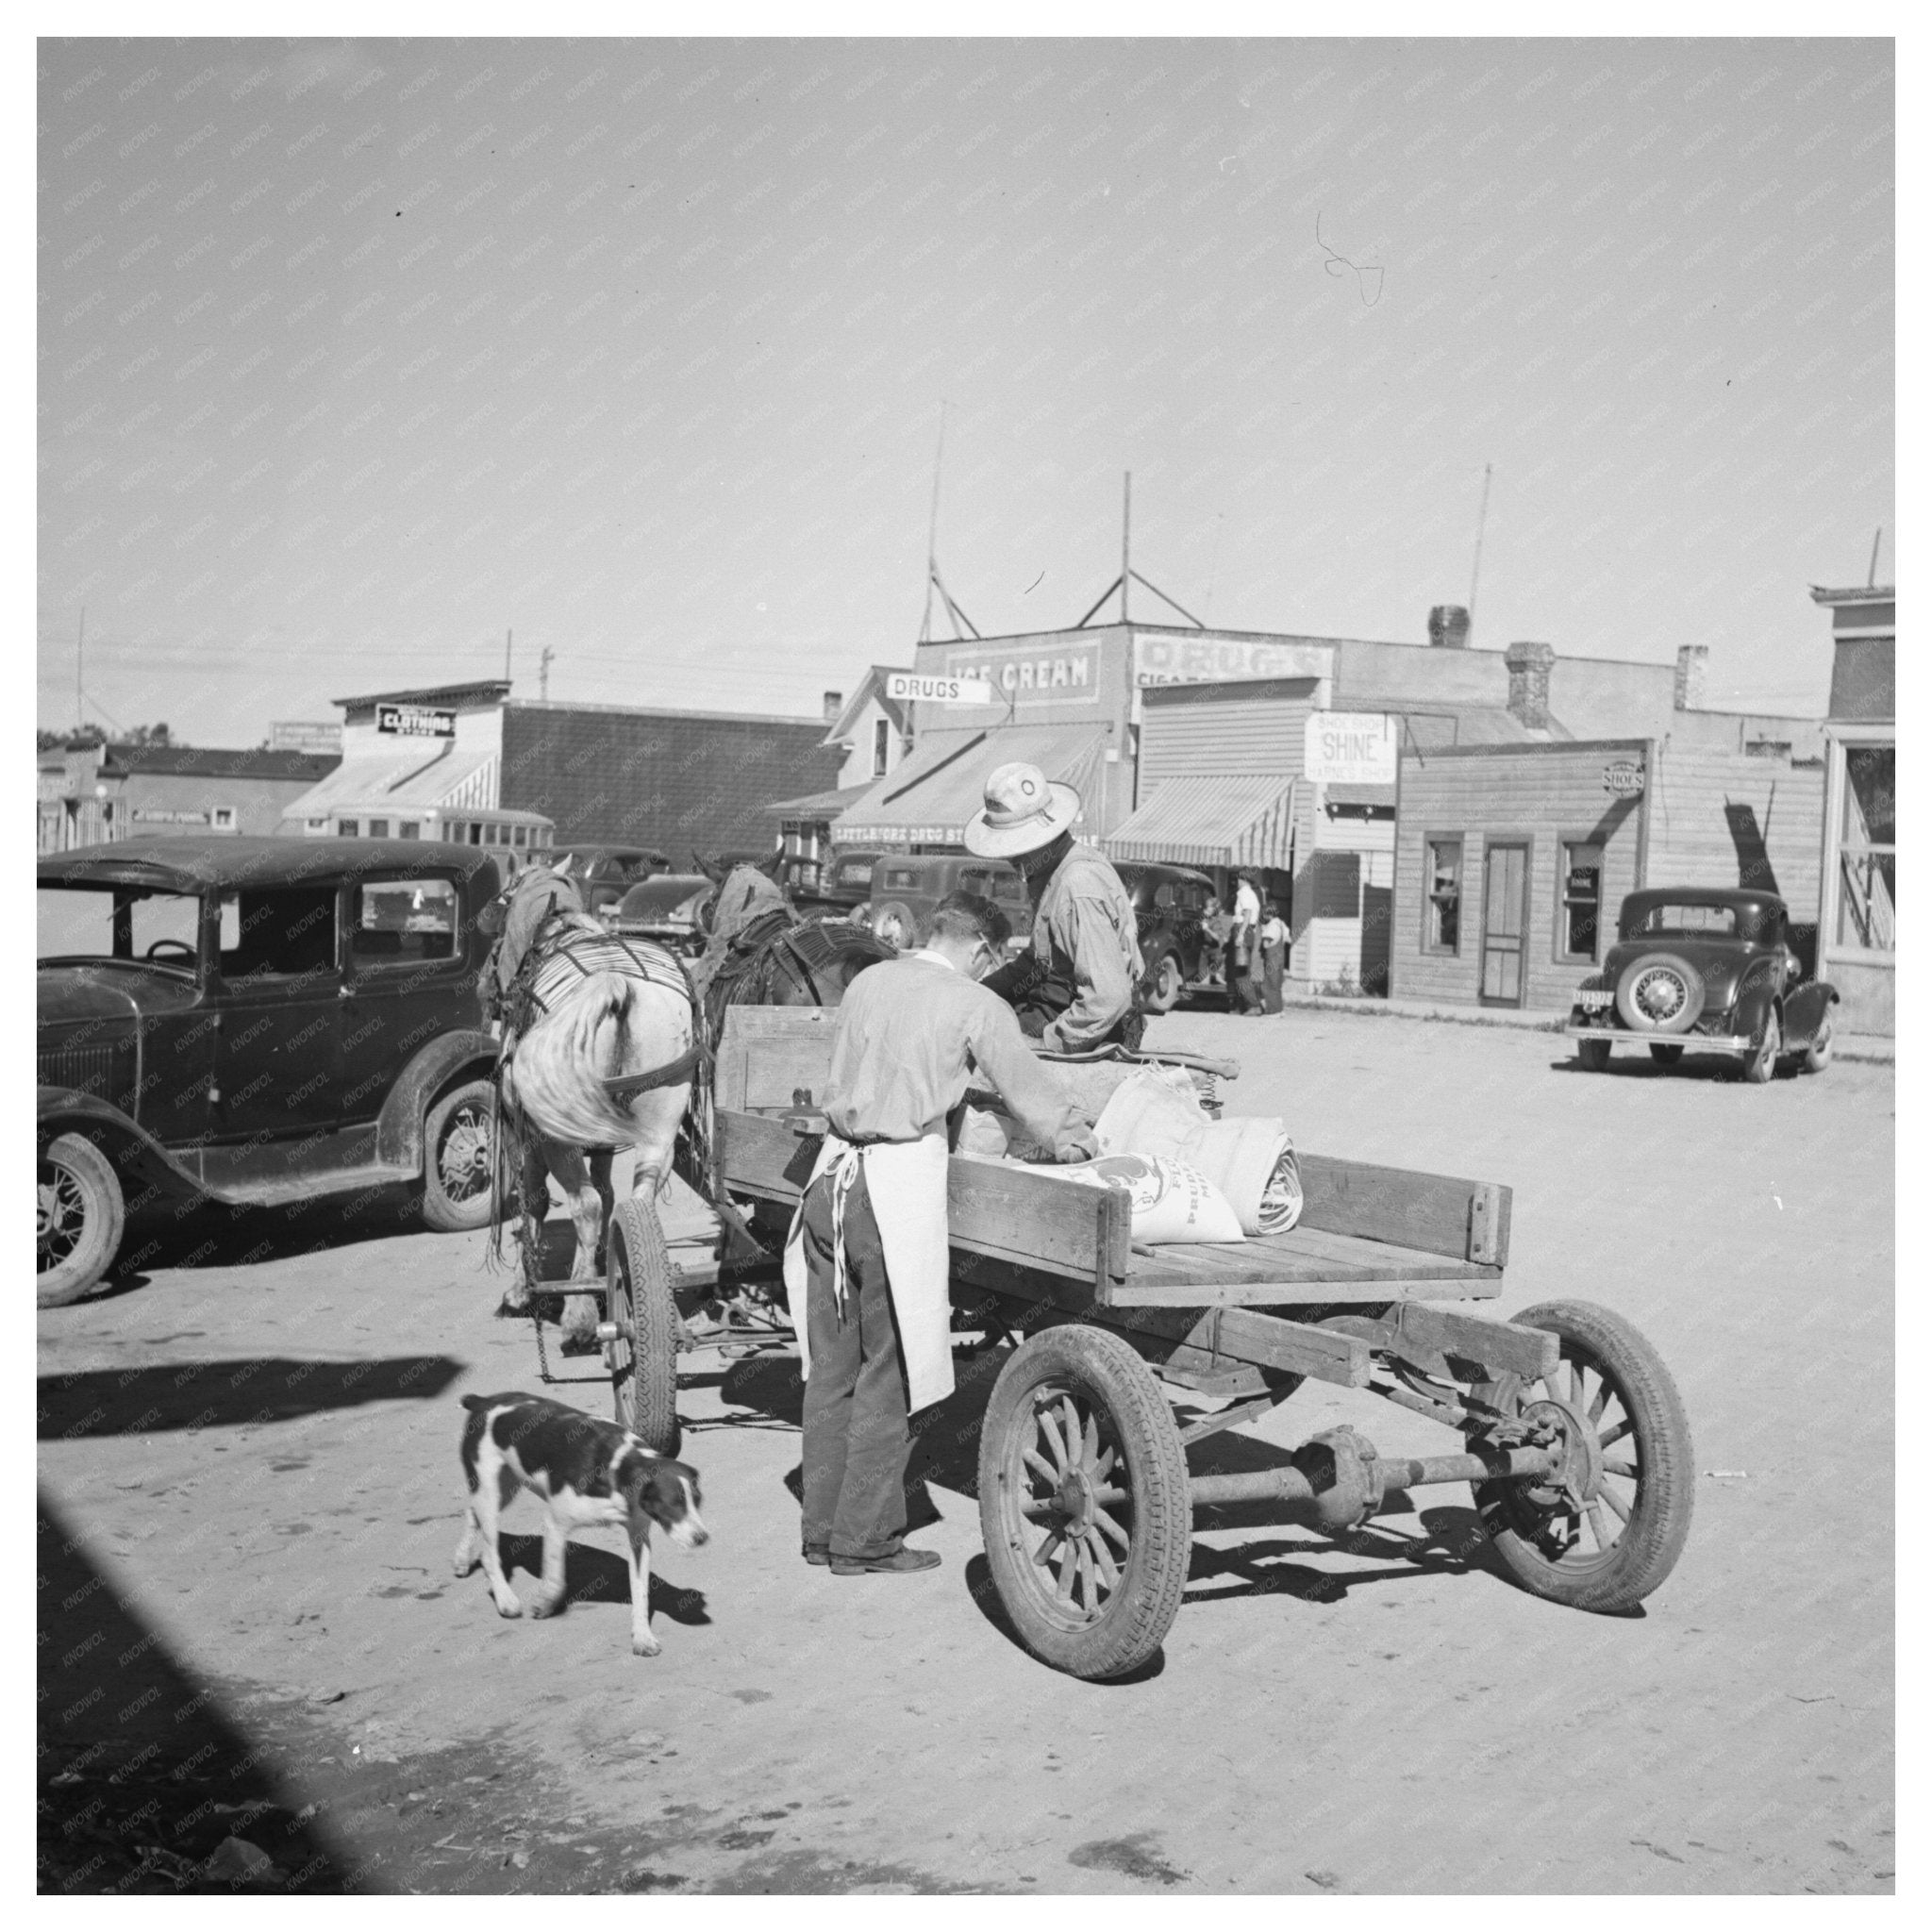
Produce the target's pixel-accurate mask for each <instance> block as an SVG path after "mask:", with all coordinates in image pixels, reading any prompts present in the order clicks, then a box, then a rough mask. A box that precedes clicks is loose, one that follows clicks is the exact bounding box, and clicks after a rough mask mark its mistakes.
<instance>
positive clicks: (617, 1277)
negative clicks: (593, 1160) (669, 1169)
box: [604, 1194, 682, 1456]
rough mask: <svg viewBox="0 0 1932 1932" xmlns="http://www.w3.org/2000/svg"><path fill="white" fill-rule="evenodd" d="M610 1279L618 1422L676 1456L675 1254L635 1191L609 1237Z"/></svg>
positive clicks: (607, 1272)
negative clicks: (672, 1265) (670, 1250)
mask: <svg viewBox="0 0 1932 1932" xmlns="http://www.w3.org/2000/svg"><path fill="white" fill-rule="evenodd" d="M604 1286H605V1288H606V1290H607V1291H608V1307H607V1313H608V1318H609V1320H610V1321H612V1322H614V1323H615V1324H617V1330H618V1333H617V1339H616V1340H615V1341H612V1342H611V1343H610V1344H609V1345H608V1360H609V1363H610V1390H611V1397H612V1402H613V1406H614V1407H615V1408H616V1411H617V1420H618V1423H619V1424H621V1425H622V1426H623V1427H625V1428H626V1429H628V1430H629V1431H630V1432H631V1434H632V1435H634V1436H636V1437H637V1438H638V1439H639V1440H640V1441H641V1442H643V1444H644V1445H645V1447H647V1448H650V1449H655V1450H657V1451H658V1454H659V1455H660V1456H675V1455H676V1454H677V1448H678V1443H679V1441H680V1440H681V1438H682V1430H681V1429H680V1427H679V1425H678V1421H677V1304H676V1302H675V1300H674V1299H673V1297H672V1293H671V1256H670V1252H669V1250H668V1249H667V1248H666V1247H665V1245H664V1230H663V1227H662V1226H661V1225H660V1224H659V1223H658V1210H657V1209H656V1208H653V1207H652V1206H651V1204H650V1203H649V1202H648V1201H641V1200H639V1199H638V1197H637V1196H636V1195H635V1194H633V1195H632V1196H631V1197H630V1199H629V1200H627V1201H620V1202H619V1203H618V1204H617V1208H616V1209H615V1211H614V1212H613V1213H612V1214H611V1217H610V1228H609V1231H608V1234H607V1235H606V1236H605V1241H604ZM626 1329H627V1330H628V1331H629V1332H628V1334H626V1333H625V1331H626Z"/></svg>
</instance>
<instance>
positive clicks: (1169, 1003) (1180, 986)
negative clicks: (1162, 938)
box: [1147, 953, 1188, 1013]
mask: <svg viewBox="0 0 1932 1932" xmlns="http://www.w3.org/2000/svg"><path fill="white" fill-rule="evenodd" d="M1187 984H1188V982H1187V975H1186V974H1183V973H1182V971H1181V962H1180V960H1179V959H1178V958H1176V957H1175V956H1174V954H1173V953H1163V954H1161V956H1160V958H1159V961H1158V964H1157V965H1156V966H1155V968H1154V971H1153V972H1152V973H1151V974H1148V976H1147V1010H1148V1011H1149V1012H1150V1013H1171V1012H1173V1011H1174V1008H1175V1007H1177V1006H1178V1005H1179V1004H1180V998H1181V994H1182V993H1183V992H1185V991H1187Z"/></svg>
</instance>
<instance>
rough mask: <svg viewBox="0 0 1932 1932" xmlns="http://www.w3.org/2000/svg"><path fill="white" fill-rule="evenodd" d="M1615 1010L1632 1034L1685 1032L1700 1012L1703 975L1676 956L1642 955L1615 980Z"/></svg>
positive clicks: (1683, 959)
mask: <svg viewBox="0 0 1932 1932" xmlns="http://www.w3.org/2000/svg"><path fill="white" fill-rule="evenodd" d="M1617 1011H1618V1012H1619V1013H1620V1014H1622V1015H1623V1019H1624V1025H1626V1026H1628V1027H1629V1028H1630V1029H1631V1030H1632V1031H1633V1032H1636V1033H1688V1032H1690V1030H1691V1027H1693V1026H1694V1025H1696V1024H1697V1021H1698V1018H1699V1016H1700V1015H1701V1014H1702V1013H1703V1011H1704V975H1703V974H1701V973H1699V972H1698V970H1697V968H1696V967H1694V966H1693V965H1691V962H1690V960H1688V959H1687V958H1684V957H1683V955H1682V954H1680V953H1642V954H1640V955H1639V956H1638V957H1637V958H1634V959H1633V960H1631V962H1630V963H1629V965H1627V966H1626V967H1624V970H1623V972H1622V973H1621V974H1619V975H1618V978H1617Z"/></svg>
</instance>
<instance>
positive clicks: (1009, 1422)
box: [979, 1324, 1193, 1680]
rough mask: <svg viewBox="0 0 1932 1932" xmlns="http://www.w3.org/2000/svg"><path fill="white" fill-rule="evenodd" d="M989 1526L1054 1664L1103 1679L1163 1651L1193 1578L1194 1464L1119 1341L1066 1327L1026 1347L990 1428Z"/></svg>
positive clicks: (985, 1454) (1007, 1582) (996, 1403)
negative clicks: (1190, 1563) (1191, 1480)
mask: <svg viewBox="0 0 1932 1932" xmlns="http://www.w3.org/2000/svg"><path fill="white" fill-rule="evenodd" d="M979 1523H980V1530H981V1533H982V1535H983V1537H984V1539H985V1542H986V1559H987V1563H988V1566H989V1567H990V1568H991V1572H992V1580H993V1586H994V1588H995V1589H996V1590H997V1591H999V1594H1000V1602H1001V1603H1002V1604H1003V1605H1004V1606H1005V1607H1006V1611H1007V1614H1008V1616H1009V1617H1010V1618H1011V1619H1012V1622H1013V1627H1014V1629H1015V1630H1016V1631H1017V1632H1018V1633H1019V1636H1020V1638H1021V1641H1023V1642H1024V1644H1025V1645H1026V1647H1027V1649H1028V1650H1030V1651H1032V1653H1033V1654H1034V1656H1036V1657H1039V1658H1041V1661H1042V1662H1045V1663H1049V1664H1052V1665H1053V1666H1054V1667H1055V1668H1056V1669H1057V1670H1062V1671H1065V1672H1067V1673H1068V1674H1071V1675H1073V1676H1075V1677H1085V1678H1088V1679H1090V1680H1095V1679H1104V1678H1108V1677H1119V1676H1124V1674H1126V1673H1127V1672H1129V1671H1132V1670H1135V1669H1137V1668H1138V1667H1139V1666H1140V1665H1141V1664H1143V1663H1145V1662H1146V1661H1147V1659H1148V1658H1149V1657H1152V1656H1153V1655H1154V1653H1155V1652H1156V1651H1157V1650H1158V1649H1159V1648H1160V1643H1161V1640H1162V1639H1163V1638H1164V1637H1165V1636H1166V1635H1167V1633H1168V1630H1169V1628H1170V1627H1171V1626H1172V1625H1173V1623H1174V1617H1175V1615H1176V1614H1177V1613H1178V1612H1179V1609H1180V1607H1181V1592H1182V1591H1183V1589H1184V1588H1185V1587H1186V1585H1187V1580H1188V1559H1189V1553H1190V1546H1191V1534H1192V1530H1193V1511H1192V1506H1191V1501H1190V1498H1189V1492H1188V1460H1187V1456H1186V1453H1185V1452H1184V1451H1183V1450H1182V1448H1181V1444H1180V1438H1179V1436H1178V1435H1177V1434H1176V1433H1175V1431H1174V1417H1173V1415H1172V1413H1171V1411H1170V1410H1169V1408H1168V1406H1167V1401H1166V1398H1165V1397H1164V1396H1163V1395H1162V1394H1161V1392H1160V1386H1159V1384H1158V1382H1156V1381H1155V1379H1154V1376H1153V1374H1151V1373H1150V1372H1149V1370H1148V1368H1147V1365H1146V1363H1145V1362H1143V1361H1142V1360H1141V1357H1139V1356H1138V1355H1136V1354H1135V1353H1134V1351H1133V1349H1132V1348H1130V1347H1129V1346H1128V1345H1127V1343H1126V1342H1125V1341H1123V1340H1122V1339H1121V1338H1120V1337H1119V1336H1118V1335H1112V1334H1109V1333H1108V1331H1107V1330H1105V1329H1100V1328H1085V1327H1079V1326H1076V1325H1072V1324H1068V1325H1064V1326H1060V1327H1056V1328H1049V1329H1047V1330H1046V1331H1045V1332H1044V1333H1042V1334H1040V1335H1036V1336H1034V1337H1033V1338H1032V1339H1031V1340H1030V1341H1025V1342H1024V1343H1022V1345H1021V1346H1020V1347H1019V1348H1018V1349H1016V1350H1015V1351H1014V1353H1013V1355H1012V1357H1011V1358H1010V1359H1009V1360H1008V1363H1007V1365H1006V1367H1005V1368H1004V1369H1002V1370H1001V1371H1000V1377H999V1380H998V1381H997V1382H996V1383H995V1384H994V1385H993V1391H992V1400H991V1403H990V1404H989V1405H988V1406H987V1411H986V1419H985V1421H984V1422H983V1423H982V1424H981V1425H980V1439H979Z"/></svg>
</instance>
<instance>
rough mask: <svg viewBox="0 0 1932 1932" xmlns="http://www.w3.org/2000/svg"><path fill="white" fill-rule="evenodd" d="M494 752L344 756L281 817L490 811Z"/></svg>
mask: <svg viewBox="0 0 1932 1932" xmlns="http://www.w3.org/2000/svg"><path fill="white" fill-rule="evenodd" d="M496 764H497V754H496V753H495V752H494V751H493V750H473V751H463V752H458V751H456V750H455V749H454V748H452V747H448V746H445V747H444V748H442V749H441V750H440V751H431V750H429V749H427V748H426V747H425V746H424V745H422V744H420V743H418V744H414V745H411V746H409V747H408V749H406V750H397V751H392V752H383V753H378V754H375V755H371V756H365V757H362V758H344V759H343V760H342V762H341V764H340V765H338V766H337V767H336V768H335V770H334V771H333V772H331V773H330V774H328V776H327V777H326V778H325V779H324V780H323V781H322V783H321V784H320V785H317V786H314V787H313V788H312V789H310V790H309V791H305V792H304V793H303V794H302V796H301V797H300V798H297V799H295V800H293V801H292V802H291V804H289V805H288V806H286V807H284V808H283V814H282V815H283V817H285V818H291V819H299V818H325V817H328V816H330V815H332V814H333V813H335V812H336V811H338V810H341V809H343V808H355V809H357V810H359V811H365V812H366V811H368V810H370V809H371V808H374V809H375V810H377V811H384V810H391V811H401V810H406V809H408V808H415V809H416V810H419V811H422V810H427V809H429V808H433V807H437V806H467V807H471V808H475V809H479V810H485V809H494V808H495V805H496Z"/></svg>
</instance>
